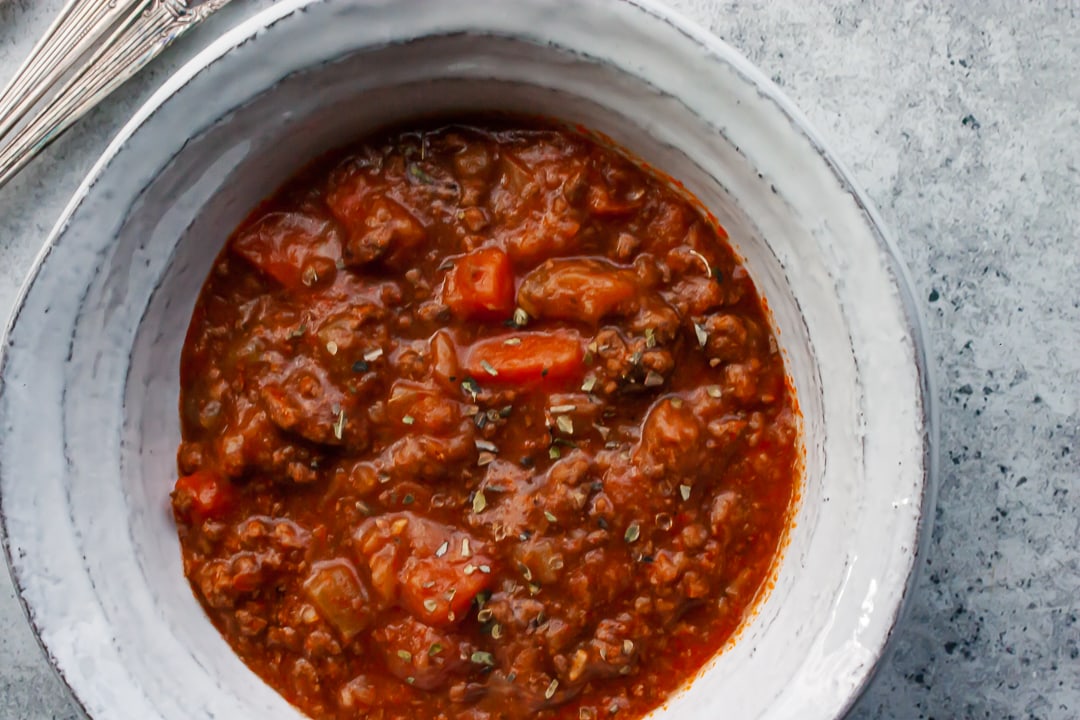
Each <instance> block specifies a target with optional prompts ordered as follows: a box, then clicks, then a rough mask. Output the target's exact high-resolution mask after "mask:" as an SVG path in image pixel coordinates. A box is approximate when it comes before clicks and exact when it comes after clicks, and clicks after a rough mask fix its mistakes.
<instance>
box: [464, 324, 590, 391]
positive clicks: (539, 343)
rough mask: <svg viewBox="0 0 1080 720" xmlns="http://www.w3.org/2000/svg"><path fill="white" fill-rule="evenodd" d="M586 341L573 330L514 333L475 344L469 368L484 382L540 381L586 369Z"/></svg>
mask: <svg viewBox="0 0 1080 720" xmlns="http://www.w3.org/2000/svg"><path fill="white" fill-rule="evenodd" d="M584 358H585V351H584V341H583V340H582V338H581V336H580V335H579V334H578V333H576V332H574V331H573V330H552V331H550V332H528V333H514V334H513V335H508V336H506V337H496V338H491V339H489V340H482V341H480V342H478V343H476V344H475V345H473V346H472V347H471V348H470V349H469V352H468V356H467V358H466V361H465V365H466V368H467V369H468V371H469V372H470V373H471V374H472V375H473V377H475V378H477V379H478V380H479V381H480V382H483V383H487V382H501V383H538V382H542V381H544V380H549V381H555V380H560V381H561V380H570V379H575V378H580V377H581V376H582V375H584V373H585V363H584Z"/></svg>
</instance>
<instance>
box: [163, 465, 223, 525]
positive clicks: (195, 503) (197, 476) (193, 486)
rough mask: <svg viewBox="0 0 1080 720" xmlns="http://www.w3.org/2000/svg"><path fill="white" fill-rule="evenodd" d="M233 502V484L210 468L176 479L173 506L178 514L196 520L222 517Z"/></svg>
mask: <svg viewBox="0 0 1080 720" xmlns="http://www.w3.org/2000/svg"><path fill="white" fill-rule="evenodd" d="M231 502H232V490H231V486H230V485H229V484H228V483H227V481H225V480H223V479H222V478H220V477H219V476H218V474H217V473H214V472H210V471H209V470H199V471H197V472H193V473H192V474H190V475H185V476H184V477H182V478H180V479H179V480H177V481H176V487H175V488H174V489H173V492H172V503H173V508H174V509H175V510H176V512H177V514H179V515H180V516H181V517H185V518H189V519H190V520H193V521H195V522H200V521H202V520H205V519H208V518H217V517H220V516H221V515H223V514H224V513H225V511H226V510H228V508H229V505H230V504H231Z"/></svg>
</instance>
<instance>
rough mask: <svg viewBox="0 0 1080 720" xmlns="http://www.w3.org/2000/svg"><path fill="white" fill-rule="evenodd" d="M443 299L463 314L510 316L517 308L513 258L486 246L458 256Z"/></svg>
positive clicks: (448, 278)
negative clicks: (511, 263)
mask: <svg viewBox="0 0 1080 720" xmlns="http://www.w3.org/2000/svg"><path fill="white" fill-rule="evenodd" d="M443 302H444V303H446V304H447V305H448V306H449V307H450V309H451V310H452V311H453V312H454V314H455V315H457V316H458V317H460V318H464V319H472V318H476V319H485V318H488V319H490V318H499V317H507V316H508V315H509V314H510V313H511V312H513V309H514V271H513V269H512V268H511V267H510V258H509V256H507V254H506V253H505V252H503V251H502V250H501V249H499V248H496V247H484V248H480V249H478V250H474V251H473V252H471V253H469V254H468V255H465V256H464V257H461V258H458V259H457V261H456V262H455V264H454V268H453V269H452V270H451V271H450V272H449V273H448V274H447V276H446V284H445V285H444V287H443Z"/></svg>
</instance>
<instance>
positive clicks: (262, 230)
mask: <svg viewBox="0 0 1080 720" xmlns="http://www.w3.org/2000/svg"><path fill="white" fill-rule="evenodd" d="M229 248H230V249H231V250H232V252H233V253H235V254H236V255H239V256H240V257H242V258H243V259H244V260H247V261H248V262H249V263H251V264H252V265H253V266H254V267H255V268H256V269H258V270H259V271H260V272H262V273H263V274H264V275H267V276H268V277H270V278H272V279H274V280H276V281H277V282H278V283H280V284H281V285H283V286H284V287H285V288H287V289H295V288H297V287H300V286H302V285H307V286H312V285H315V284H316V283H318V282H320V281H323V280H326V279H328V278H332V277H333V274H334V272H335V266H334V263H335V262H336V260H337V258H339V257H341V237H340V234H339V232H338V230H337V228H336V227H335V226H334V224H333V222H331V221H330V220H328V219H327V218H321V217H318V216H315V215H309V214H304V213H299V212H273V213H269V214H267V215H264V216H262V217H261V218H260V219H259V220H258V222H256V223H255V224H253V225H251V226H249V227H247V228H245V229H244V230H242V231H241V232H240V234H239V235H237V236H236V237H235V238H234V239H233V240H232V242H230V243H229Z"/></svg>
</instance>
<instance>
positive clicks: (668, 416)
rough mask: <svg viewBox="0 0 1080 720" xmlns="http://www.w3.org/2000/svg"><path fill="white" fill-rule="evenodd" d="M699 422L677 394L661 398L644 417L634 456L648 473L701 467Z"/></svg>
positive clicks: (658, 473) (645, 472) (662, 473)
mask: <svg viewBox="0 0 1080 720" xmlns="http://www.w3.org/2000/svg"><path fill="white" fill-rule="evenodd" d="M700 437H701V422H700V421H699V420H698V418H697V416H695V415H694V412H693V410H691V408H690V407H689V405H687V404H685V403H684V402H683V401H682V400H681V399H679V398H672V397H665V398H661V399H660V400H659V401H658V402H657V403H656V404H655V405H653V407H652V409H651V410H650V411H649V414H648V416H647V417H646V418H645V423H644V425H643V427H642V429H641V441H640V443H639V444H638V447H637V449H636V450H635V453H634V456H635V460H636V462H637V464H638V466H639V467H640V468H641V471H642V472H643V473H644V474H645V475H647V476H648V477H653V478H655V477H660V476H663V475H665V474H668V473H687V472H692V471H696V469H697V468H698V467H700V465H701V463H702V461H703V458H702V457H701V446H700V444H699V442H698V440H699V438H700Z"/></svg>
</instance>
